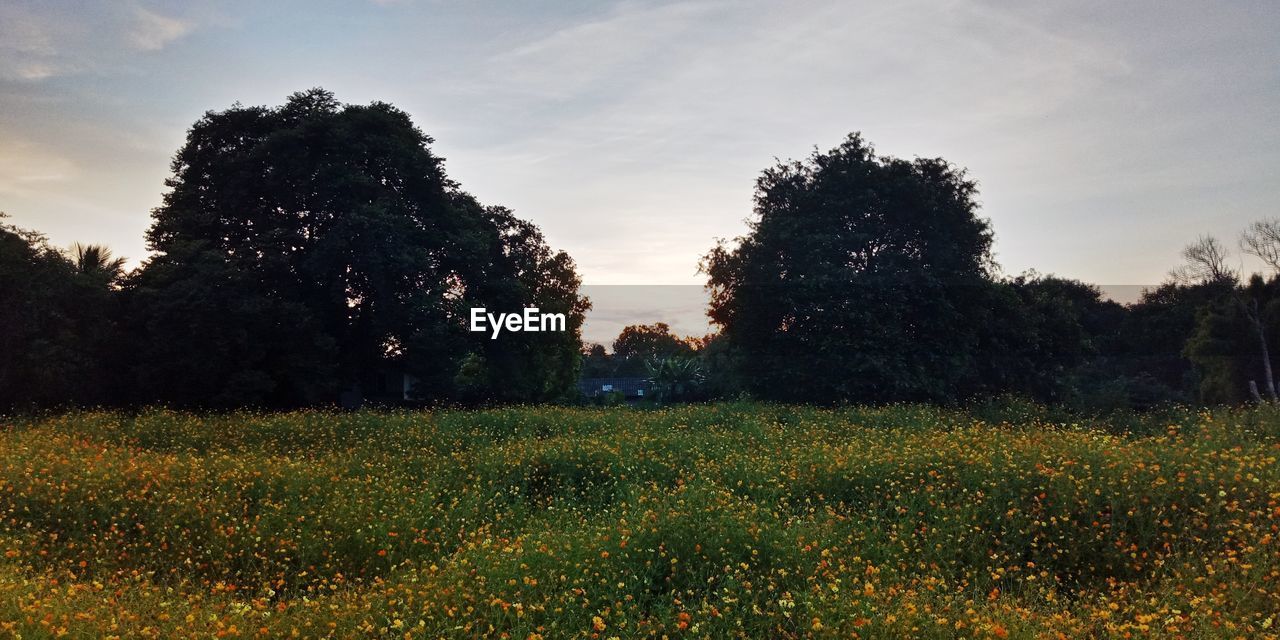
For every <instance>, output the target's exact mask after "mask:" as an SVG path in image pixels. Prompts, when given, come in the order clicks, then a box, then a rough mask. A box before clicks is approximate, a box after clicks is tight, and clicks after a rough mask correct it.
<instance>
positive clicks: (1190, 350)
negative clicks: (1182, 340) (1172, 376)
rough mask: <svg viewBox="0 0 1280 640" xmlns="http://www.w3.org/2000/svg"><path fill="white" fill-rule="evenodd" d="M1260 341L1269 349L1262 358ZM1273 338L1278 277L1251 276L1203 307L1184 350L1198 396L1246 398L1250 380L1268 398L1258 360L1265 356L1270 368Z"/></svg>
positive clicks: (1278, 315)
mask: <svg viewBox="0 0 1280 640" xmlns="http://www.w3.org/2000/svg"><path fill="white" fill-rule="evenodd" d="M1255 314H1256V318H1255ZM1255 320H1256V322H1257V324H1255ZM1259 329H1261V330H1262V332H1263V335H1262V336H1261V337H1260V336H1259V333H1258V332H1259ZM1262 339H1265V342H1266V345H1267V347H1268V348H1267V355H1266V356H1265V357H1264V355H1263V349H1262V345H1263V342H1262ZM1278 340H1280V276H1273V277H1272V278H1271V279H1269V280H1264V279H1263V278H1262V276H1258V275H1255V276H1253V277H1252V278H1251V279H1250V280H1249V282H1248V283H1247V284H1246V285H1245V286H1243V287H1241V288H1239V289H1238V290H1235V291H1232V292H1231V293H1230V294H1225V295H1222V296H1221V297H1220V298H1219V299H1217V300H1215V301H1214V302H1213V303H1211V304H1209V305H1206V306H1204V307H1202V308H1201V309H1200V313H1199V315H1198V317H1197V321H1196V325H1195V332H1194V333H1193V334H1192V336H1191V339H1190V340H1189V341H1188V342H1187V345H1186V349H1185V351H1186V355H1187V357H1188V358H1189V359H1190V360H1191V361H1192V362H1193V363H1194V364H1195V365H1196V367H1197V369H1198V370H1199V372H1200V389H1199V391H1200V399H1201V400H1203V401H1204V402H1207V403H1241V402H1247V401H1250V400H1252V397H1251V394H1250V393H1249V383H1250V382H1252V383H1254V384H1255V385H1257V388H1258V389H1259V390H1260V393H1261V394H1263V395H1264V396H1265V397H1269V393H1268V390H1267V387H1266V385H1265V370H1264V364H1263V363H1264V360H1268V359H1269V360H1270V361H1271V363H1272V366H1274V363H1275V349H1276V348H1277V347H1280V342H1277V341H1278Z"/></svg>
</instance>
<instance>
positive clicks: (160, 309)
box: [0, 89, 588, 409]
mask: <svg viewBox="0 0 1280 640" xmlns="http://www.w3.org/2000/svg"><path fill="white" fill-rule="evenodd" d="M431 142H432V140H431V138H429V137H428V136H426V135H425V134H424V133H422V131H420V130H419V129H418V128H417V127H415V126H414V125H413V123H412V122H411V121H410V119H409V116H408V115H407V114H405V113H404V112H403V111H400V110H398V109H396V108H395V107H393V106H391V105H388V104H385V103H373V104H370V105H367V106H362V105H344V104H341V103H339V102H338V101H337V100H336V99H335V98H334V96H333V94H332V93H330V92H328V91H325V90H322V89H314V90H311V91H307V92H302V93H297V94H294V95H292V96H291V97H290V98H289V99H288V101H287V102H286V103H285V104H283V105H281V106H279V107H276V108H267V107H245V106H241V105H238V104H237V105H234V106H232V107H231V108H229V109H227V110H225V111H220V112H214V111H211V112H208V113H206V114H205V115H204V117H202V118H201V119H200V120H199V121H198V122H196V123H195V125H194V126H192V128H191V129H190V131H189V132H188V134H187V139H186V143H185V144H184V145H183V147H182V148H181V149H180V150H179V151H178V152H177V154H176V155H175V157H174V159H173V162H172V166H171V175H170V177H169V178H168V180H167V181H166V185H167V187H168V191H167V192H166V193H165V195H164V200H163V203H162V204H161V205H160V207H158V208H157V209H155V210H154V211H153V212H152V224H151V226H150V228H149V230H148V231H147V243H148V248H149V249H150V250H151V251H152V255H151V256H150V257H149V258H148V259H147V260H146V261H145V262H144V263H143V264H142V265H141V266H140V267H139V268H137V269H135V270H133V271H130V272H128V273H125V272H124V271H123V270H122V268H121V263H120V262H119V261H115V260H111V259H108V258H106V256H107V253H106V251H105V250H103V249H101V248H100V247H91V248H90V250H86V251H85V252H84V254H81V255H77V256H76V257H75V258H74V259H73V258H72V257H71V256H68V255H66V254H64V253H63V252H61V251H58V250H57V249H55V248H53V247H51V246H50V245H49V244H48V242H47V241H46V240H45V239H44V238H43V237H41V236H39V235H38V234H35V233H32V232H28V231H23V230H19V229H16V228H13V227H12V226H6V227H5V228H4V229H3V230H2V231H0V293H2V294H3V299H4V300H5V304H4V305H3V311H0V314H3V315H2V317H0V332H2V334H3V337H0V340H3V344H4V354H5V356H4V358H3V359H0V408H4V409H21V408H29V407H41V406H58V405H86V404H119V405H144V404H153V403H163V404H168V405H173V406H184V407H201V408H228V407H240V406H265V407H293V406H305V405H316V404H326V403H332V402H334V401H335V400H336V399H338V398H339V397H340V395H342V394H343V393H348V394H355V395H356V396H357V397H376V396H377V395H378V394H379V393H383V392H385V393H388V394H390V395H391V396H393V397H394V395H395V392H397V391H399V390H400V386H399V382H398V381H399V380H403V379H404V376H406V375H407V376H409V378H408V379H410V380H412V396H413V397H414V398H416V399H422V400H440V399H455V400H482V399H483V400H490V401H508V402H515V401H519V402H539V401H549V400H559V399H563V398H564V397H565V395H566V394H568V393H570V392H571V391H572V390H573V388H574V384H575V382H576V379H577V371H578V366H579V355H578V351H579V344H580V338H579V334H580V327H581V324H582V319H583V314H584V313H585V311H586V309H587V307H588V301H587V300H586V299H585V298H584V297H582V296H581V295H579V294H578V288H579V285H580V279H579V276H578V274H577V272H576V267H575V265H574V263H573V261H572V259H571V258H570V257H569V256H568V255H567V254H565V253H564V252H557V251H554V250H552V249H551V248H549V247H548V246H547V244H546V241H545V239H544V238H543V236H542V234H541V232H540V231H539V230H538V228H537V227H536V226H534V225H533V224H531V223H529V222H528V221H525V220H521V219H520V218H518V217H516V215H515V214H514V213H513V212H511V211H510V210H508V209H505V208H502V207H495V206H483V205H481V204H480V203H479V202H478V201H477V200H476V199H475V198H474V197H472V196H471V195H470V194H468V193H466V192H465V191H463V190H462V189H461V188H460V187H459V185H458V184H457V183H455V182H454V181H452V180H450V179H449V177H448V176H447V175H446V173H445V171H444V168H443V163H442V160H441V159H440V158H439V157H438V156H436V155H434V154H433V153H432V152H431V150H430V146H429V145H430V144H431ZM472 306H484V307H488V308H493V309H513V310H518V309H520V308H522V307H524V306H537V307H539V308H541V309H543V310H544V311H547V312H556V313H563V314H565V316H566V318H567V320H568V322H567V324H568V327H567V328H568V330H567V331H565V332H563V333H550V332H548V333H539V334H521V335H519V336H516V337H507V338H506V339H503V338H501V337H500V338H499V339H497V340H489V339H488V338H487V336H477V335H474V334H470V333H469V332H467V331H466V326H465V318H466V316H467V310H468V309H469V308H470V307H472Z"/></svg>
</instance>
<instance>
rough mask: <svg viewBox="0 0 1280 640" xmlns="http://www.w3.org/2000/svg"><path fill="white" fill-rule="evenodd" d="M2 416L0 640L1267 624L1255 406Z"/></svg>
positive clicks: (1189, 628)
mask: <svg viewBox="0 0 1280 640" xmlns="http://www.w3.org/2000/svg"><path fill="white" fill-rule="evenodd" d="M980 415H982V416H983V418H978V417H976V416H975V415H972V414H965V413H960V412H953V411H947V410H941V409H938V408H935V407H926V406H892V407H885V408H880V409H869V408H846V409H838V410H819V409H812V408H798V407H786V406H775V405H762V404H727V405H710V406H699V407H685V408H675V409H665V410H660V411H643V412H641V411H633V410H627V409H611V410H588V409H560V408H550V407H543V408H536V409H535V408H521V409H498V410H489V411H479V412H477V411H464V412H443V413H425V412H421V413H418V412H395V413H368V412H362V413H345V414H337V413H326V412H316V411H305V412H294V413H275V414H246V413H236V414H230V415H224V416H212V415H204V416H200V415H193V414H187V413H174V412H155V411H153V412H146V413H143V414H141V415H138V416H136V417H130V416H125V415H121V414H115V413H79V414H68V415H63V416H59V417H50V418H38V419H22V420H17V421H10V422H5V423H0V514H2V515H3V518H0V635H6V636H8V635H13V636H14V637H19V636H20V637H24V638H32V637H55V636H60V635H62V634H67V635H68V636H69V637H111V636H116V637H170V638H180V637H181V638H191V637H212V636H217V637H237V638H248V637H294V636H296V637H308V638H316V637H337V638H350V637H397V638H400V637H410V638H436V637H508V638H518V639H522V640H523V639H527V638H611V637H618V638H630V637H655V638H656V637H664V636H665V637H671V638H676V637H684V636H690V637H711V638H734V637H736V638H786V637H832V638H849V637H861V638H956V637H964V638H1062V637H1065V638H1128V637H1150V638H1276V637H1277V633H1276V630H1277V623H1278V622H1280V620H1277V617H1278V616H1280V529H1277V522H1280V461H1278V460H1277V456H1280V413H1278V412H1277V410H1276V409H1275V408H1274V407H1270V406H1263V407H1257V408H1249V409H1231V410H1217V411H1212V412H1208V411H1206V412H1193V411H1170V412H1165V413H1163V414H1160V415H1150V416H1147V417H1136V418H1131V419H1130V420H1129V421H1128V422H1126V423H1124V424H1119V423H1091V424H1089V425H1074V424H1060V423H1059V424H1055V423H1051V422H1048V421H1047V420H1046V414H1045V410H1044V409H1043V408H1040V407H1037V406H1035V405H1030V404H995V405H990V406H987V407H985V408H984V409H982V412H981V414H980Z"/></svg>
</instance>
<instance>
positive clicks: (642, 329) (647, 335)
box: [613, 322, 693, 376]
mask: <svg viewBox="0 0 1280 640" xmlns="http://www.w3.org/2000/svg"><path fill="white" fill-rule="evenodd" d="M692 354H693V345H692V344H690V342H689V341H688V340H685V339H684V338H681V337H680V336H677V335H676V334H675V333H674V332H672V331H671V327H670V326H669V325H667V323H665V322H657V323H654V324H633V325H630V326H627V327H624V328H623V329H622V332H621V333H619V334H618V337H617V338H616V339H615V340H614V341H613V357H614V362H615V365H616V369H615V370H616V371H617V373H618V375H629V376H639V375H645V372H646V363H647V362H648V361H650V360H654V359H663V358H669V357H686V356H690V355H692Z"/></svg>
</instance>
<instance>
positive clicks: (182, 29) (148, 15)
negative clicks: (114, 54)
mask: <svg viewBox="0 0 1280 640" xmlns="http://www.w3.org/2000/svg"><path fill="white" fill-rule="evenodd" d="M134 15H135V18H134V23H133V29H132V30H131V31H130V32H129V41H130V43H132V44H133V46H134V47H136V48H138V49H140V50H142V51H157V50H159V49H163V48H164V47H165V46H166V45H168V44H169V43H171V42H173V41H174V40H177V39H179V38H181V37H183V36H185V35H187V34H188V33H191V30H192V29H194V28H195V24H194V23H192V22H190V21H188V20H182V19H179V18H173V17H169V16H163V15H160V14H158V13H156V12H154V11H149V10H147V9H144V8H142V7H137V8H135V9H134Z"/></svg>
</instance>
